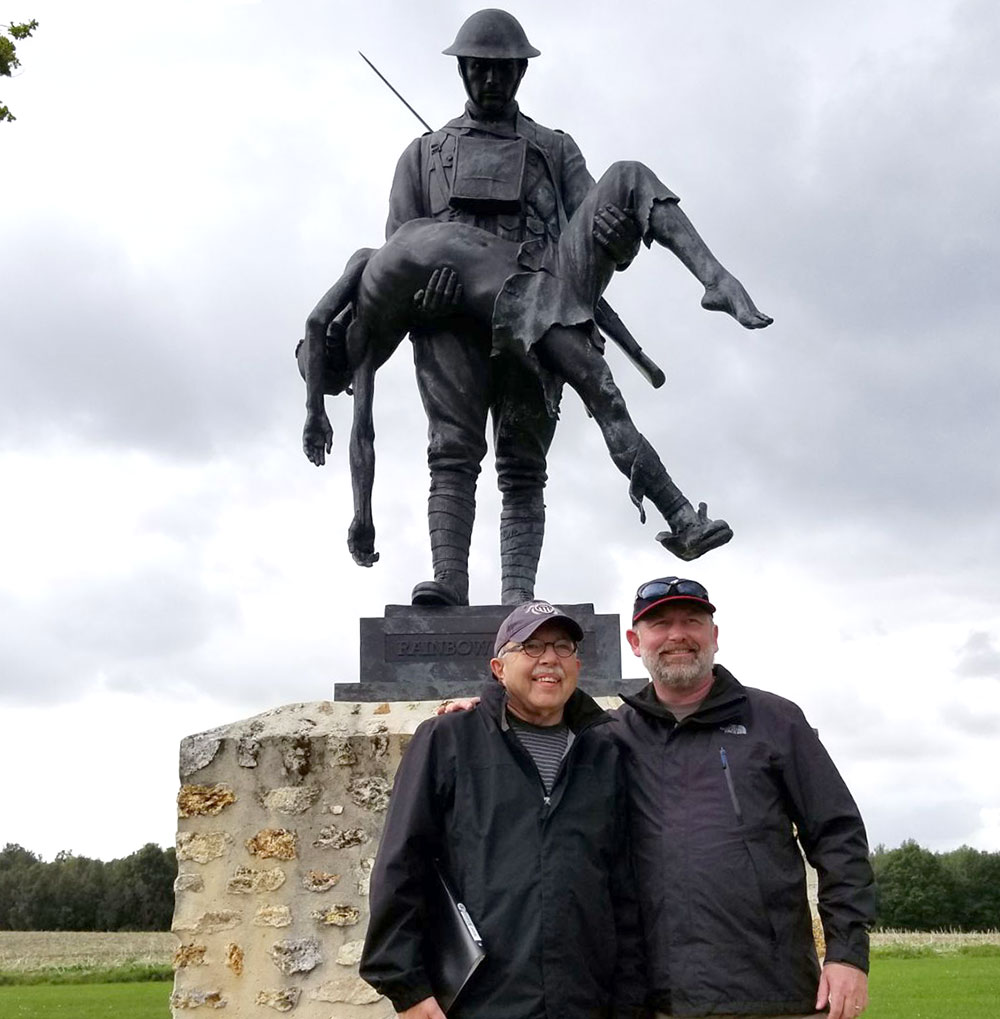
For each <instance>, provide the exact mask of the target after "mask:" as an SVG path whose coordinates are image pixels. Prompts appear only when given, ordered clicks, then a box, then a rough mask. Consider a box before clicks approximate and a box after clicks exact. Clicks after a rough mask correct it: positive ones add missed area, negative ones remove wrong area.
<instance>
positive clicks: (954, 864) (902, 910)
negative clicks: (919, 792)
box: [0, 840, 1000, 931]
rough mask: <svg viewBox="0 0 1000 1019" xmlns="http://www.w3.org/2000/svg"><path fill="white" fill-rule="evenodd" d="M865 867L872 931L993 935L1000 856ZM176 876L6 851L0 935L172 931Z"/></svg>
mask: <svg viewBox="0 0 1000 1019" xmlns="http://www.w3.org/2000/svg"><path fill="white" fill-rule="evenodd" d="M872 864H873V866H874V868H875V879H876V881H877V883H878V914H877V920H876V923H877V925H878V926H879V927H890V928H894V929H896V930H910V931H930V930H958V931H983V930H1000V853H987V852H982V851H981V850H977V849H970V848H969V847H968V846H962V848H961V849H955V850H952V851H951V852H949V853H932V852H931V851H930V850H929V849H924V848H922V847H921V846H919V845H918V844H917V843H916V842H914V841H912V840H911V841H907V842H904V843H903V844H902V845H901V846H899V848H898V849H886V848H885V847H884V846H876V848H875V851H874V852H873V853H872ZM176 876H177V858H176V856H175V854H174V850H173V849H161V848H160V847H159V846H157V845H155V844H154V843H152V842H149V843H147V844H146V845H144V846H143V847H142V848H141V849H139V850H137V851H136V852H134V853H132V855H131V856H126V857H123V858H122V859H120V860H111V861H110V862H109V863H104V862H102V861H101V860H91V859H89V858H88V857H86V856H74V855H73V854H72V853H67V852H63V853H59V854H58V855H57V856H56V858H55V859H54V860H53V861H52V862H51V863H46V862H44V861H43V860H42V858H41V857H40V856H38V855H37V854H36V853H32V852H30V851H29V850H27V849H24V848H23V847H22V846H19V845H16V844H13V843H8V845H6V846H5V847H4V849H3V850H2V851H0V930H15V931H165V930H169V929H170V921H171V918H172V916H173V910H174V878H175V877H176Z"/></svg>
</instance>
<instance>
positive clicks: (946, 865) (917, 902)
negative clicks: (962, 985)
mask: <svg viewBox="0 0 1000 1019" xmlns="http://www.w3.org/2000/svg"><path fill="white" fill-rule="evenodd" d="M872 863H873V865H874V868H875V880H876V882H877V884H878V896H879V905H878V917H877V923H878V925H879V926H880V927H891V928H895V929H897V930H924V931H926V930H945V929H947V930H960V931H977V930H978V931H985V930H997V929H1000V853H986V852H982V851H980V850H977V849H971V848H970V847H969V846H962V847H961V848H960V849H955V850H953V851H952V852H950V853H932V852H931V851H930V850H929V849H923V848H922V847H921V846H919V845H918V844H917V843H916V842H914V841H912V840H909V841H907V842H904V843H903V844H902V845H901V846H900V847H899V848H898V849H889V850H886V849H885V848H883V847H881V846H879V847H878V848H876V850H875V852H874V853H873V854H872Z"/></svg>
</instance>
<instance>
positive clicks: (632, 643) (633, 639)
mask: <svg viewBox="0 0 1000 1019" xmlns="http://www.w3.org/2000/svg"><path fill="white" fill-rule="evenodd" d="M625 638H626V639H627V640H628V644H629V647H630V648H631V649H632V654H634V655H635V656H636V658H641V657H642V652H641V651H640V650H639V634H637V633H636V632H635V630H626V631H625Z"/></svg>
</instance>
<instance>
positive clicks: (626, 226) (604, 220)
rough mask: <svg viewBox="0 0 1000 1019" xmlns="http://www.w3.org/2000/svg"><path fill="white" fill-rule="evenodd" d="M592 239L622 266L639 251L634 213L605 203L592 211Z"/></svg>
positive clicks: (638, 237)
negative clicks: (594, 211)
mask: <svg viewBox="0 0 1000 1019" xmlns="http://www.w3.org/2000/svg"><path fill="white" fill-rule="evenodd" d="M594 240H595V241H597V243H598V244H600V246H601V247H602V248H604V250H605V251H606V252H607V253H608V255H610V257H611V258H612V260H613V261H614V263H615V265H617V266H618V267H619V268H624V267H625V266H626V265H628V264H629V262H631V261H632V259H633V258H635V256H636V255H637V254H638V252H639V242H640V241H641V240H642V236H641V234H640V233H639V224H638V222H636V218H635V215H634V213H630V212H626V211H624V210H622V209H619V208H618V206H617V205H610V204H608V205H605V206H604V207H603V208H600V209H598V210H597V212H596V213H594Z"/></svg>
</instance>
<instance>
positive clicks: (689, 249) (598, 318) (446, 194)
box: [299, 10, 771, 605]
mask: <svg viewBox="0 0 1000 1019" xmlns="http://www.w3.org/2000/svg"><path fill="white" fill-rule="evenodd" d="M444 52H445V53H446V54H449V55H452V56H455V57H457V58H458V69H459V74H460V76H461V78H462V81H463V83H464V85H465V91H466V93H467V95H468V102H467V103H466V107H465V113H464V114H463V115H462V116H460V117H458V118H456V119H455V120H452V121H450V122H449V123H448V124H446V125H445V126H444V127H443V128H442V129H440V130H439V131H430V132H428V133H427V134H424V135H423V136H422V137H420V138H417V139H416V140H414V141H413V142H412V143H411V144H410V145H409V147H408V148H407V149H406V151H405V152H404V153H403V155H402V157H401V158H400V160H399V164H398V165H397V167H396V173H395V177H394V179H393V184H392V191H391V194H390V197H389V219H388V223H387V225H386V238H387V242H386V245H385V246H384V247H383V248H381V249H379V250H378V251H377V252H373V251H372V250H371V249H363V250H362V251H359V252H357V253H356V254H355V255H354V256H353V257H352V259H351V260H350V262H349V263H348V265H347V268H346V270H345V272H344V275H343V276H342V277H341V279H340V280H338V281H337V283H336V284H334V286H333V287H332V288H331V289H330V291H328V293H327V294H326V295H325V296H324V297H323V299H322V300H321V301H320V303H319V304H318V305H317V307H316V309H315V310H314V311H313V313H312V314H311V315H310V318H309V320H308V322H307V325H306V338H305V341H304V343H303V344H302V345H301V346H300V354H299V363H300V368H301V370H302V372H303V375H304V377H305V379H306V387H307V404H306V406H307V417H306V425H305V429H304V431H303V448H304V451H305V453H306V455H307V456H308V457H309V459H310V460H312V462H313V463H316V464H322V463H323V462H324V461H325V454H326V453H328V452H329V451H330V449H331V445H332V436H333V432H332V429H331V427H330V423H329V419H328V418H327V415H326V411H325V408H324V405H323V404H324V399H323V398H324V393H336V392H341V391H343V390H344V389H346V388H347V386H348V385H352V386H353V392H354V396H355V416H354V417H355V423H354V429H353V431H352V438H351V466H352V479H353V485H354V496H355V518H354V521H353V523H352V525H351V529H350V532H349V536H348V543H349V545H350V548H351V552H352V554H353V556H354V558H355V560H356V561H357V562H359V563H360V564H362V565H371V564H372V563H373V562H375V560H376V559H377V558H378V554H377V553H376V552H375V551H374V534H375V532H374V526H373V523H372V519H371V502H370V498H371V486H372V479H373V472H374V451H373V448H372V441H373V434H374V433H373V428H372V419H371V408H372V395H373V384H374V373H375V371H376V370H377V368H378V367H379V366H380V365H381V364H382V363H383V362H384V360H385V359H386V358H387V357H388V356H389V355H390V354H391V353H392V351H393V350H394V349H395V347H396V345H398V343H399V341H400V339H401V338H402V336H403V335H404V334H405V333H406V332H407V331H408V332H409V334H410V338H411V340H412V341H413V350H414V363H415V366H416V375H417V384H418V387H419V390H420V395H421V399H422V401H423V405H424V409H425V411H426V414H427V420H428V433H429V446H428V464H429V467H430V475H431V487H430V499H429V504H428V519H429V525H430V539H431V555H432V561H433V567H434V577H433V579H432V580H427V581H423V582H421V583H419V584H417V585H416V587H415V588H414V590H413V602H414V604H423V605H467V604H468V591H469V574H468V557H469V543H470V540H471V535H472V525H473V521H474V519H475V510H476V501H475V500H476V481H477V478H478V475H479V471H480V464H481V462H482V459H483V457H484V455H485V454H486V435H485V433H486V418H487V414H488V413H489V414H490V415H491V416H492V419H493V437H494V447H495V453H496V469H497V478H498V484H499V488H500V492H501V495H502V510H501V520H500V551H501V563H502V592H501V599H502V601H503V603H504V604H507V605H516V604H519V603H521V602H524V601H527V600H530V599H531V598H532V597H533V596H534V582H535V573H536V570H537V566H538V559H539V555H540V553H541V548H542V538H543V534H544V528H545V505H544V501H543V490H544V487H545V481H546V473H545V467H546V455H547V453H548V449H549V445H550V443H551V441H552V437H553V434H554V432H555V424H556V417H557V412H558V406H559V399H560V395H561V390H562V386H563V384H564V383H569V385H570V386H571V387H572V388H573V389H575V390H576V391H577V392H578V393H579V395H580V396H581V398H582V399H583V402H584V404H585V405H586V407H587V409H588V411H589V412H590V413H591V414H592V415H593V417H594V418H595V420H596V421H597V423H598V425H599V426H600V428H601V431H602V433H603V435H604V439H605V442H606V444H607V446H608V451H609V453H610V454H611V457H612V460H613V461H614V463H615V465H616V466H617V467H618V469H619V470H620V471H621V472H622V473H623V474H624V475H625V476H626V477H627V478H628V479H629V494H630V496H631V498H632V500H633V502H634V503H635V504H636V506H637V507H638V508H639V511H640V515H641V516H642V519H643V520H644V519H645V514H644V510H643V508H642V499H643V497H646V498H648V499H649V500H650V501H651V502H652V503H653V505H654V506H656V508H657V509H658V510H659V511H660V513H661V514H662V515H663V517H664V519H665V520H666V522H667V524H668V527H669V530H667V531H663V532H661V533H660V534H658V535H657V540H658V541H660V542H661V543H662V544H663V545H664V546H665V547H666V548H667V549H669V550H670V551H671V552H673V553H674V554H675V555H677V556H679V557H680V558H682V559H685V560H690V559H695V558H697V557H698V556H700V555H703V554H704V553H705V552H708V551H710V550H711V549H713V548H717V547H718V546H720V545H722V544H725V542H727V541H729V539H730V538H731V537H732V530H731V529H730V528H729V525H728V524H727V523H726V522H725V521H724V520H712V519H710V518H709V517H708V515H707V508H706V506H705V504H704V503H702V504H701V505H700V507H699V509H698V510H697V511H696V510H695V509H694V507H693V506H692V504H691V503H690V502H689V501H688V500H687V498H685V496H684V495H683V493H682V492H681V491H680V489H679V488H678V487H677V486H676V485H675V484H674V482H673V481H672V479H671V478H670V476H669V475H668V474H667V472H666V470H665V468H664V467H663V464H662V463H661V461H660V458H659V457H658V456H657V454H656V452H655V451H654V450H653V448H652V447H651V446H650V444H649V443H648V442H647V441H646V439H645V438H644V437H643V436H642V435H641V434H640V433H639V431H638V430H637V428H636V427H635V425H634V423H633V422H632V419H631V416H630V415H629V413H628V410H627V408H626V406H625V401H624V399H623V398H622V396H621V393H620V392H619V390H618V387H617V386H616V385H615V382H614V379H613V378H612V376H611V371H610V369H609V368H608V365H607V362H606V361H605V359H604V356H603V352H604V339H603V337H602V335H601V333H600V332H599V329H598V327H600V329H603V330H604V331H605V332H606V333H607V334H608V335H610V336H611V337H612V338H613V339H615V340H616V342H619V343H621V344H622V346H623V347H624V348H625V350H626V352H627V353H629V354H630V356H632V357H633V360H635V361H636V362H637V366H638V367H640V370H643V371H644V373H645V374H647V377H650V378H651V381H653V382H654V384H659V383H662V373H659V370H658V369H656V368H655V366H652V367H650V366H651V363H650V362H649V361H648V359H646V358H645V357H644V355H642V352H641V351H640V350H639V348H638V345H637V344H635V341H634V340H632V338H631V336H629V334H628V332H627V330H625V329H624V327H623V326H622V325H621V322H620V321H619V320H618V319H617V316H615V315H614V313H613V312H612V311H611V309H610V308H609V307H608V306H607V304H606V303H605V302H604V301H603V299H602V297H601V295H602V294H603V291H604V288H605V287H606V286H607V284H608V282H609V281H610V279H611V276H612V275H613V273H614V272H615V271H616V270H620V269H624V268H626V267H627V266H628V265H629V264H630V263H631V261H632V259H633V258H634V257H635V255H636V254H637V252H638V250H639V246H640V242H644V243H645V244H646V245H647V246H649V245H651V244H652V242H653V241H656V242H657V243H658V244H660V245H662V246H663V247H666V248H668V249H669V250H670V251H672V252H673V253H674V254H675V255H676V256H677V257H678V258H679V259H680V260H681V262H682V263H683V264H684V265H685V266H686V267H687V268H688V269H689V270H690V271H691V272H692V273H693V274H694V276H695V277H696V278H697V279H698V280H699V281H700V282H701V283H702V284H703V285H704V287H705V295H704V297H703V298H702V305H703V306H704V307H705V308H708V309H711V310H719V311H725V312H727V313H728V314H730V315H732V316H733V317H734V318H735V319H736V320H737V321H738V322H739V323H740V324H741V325H743V326H745V327H746V328H748V329H756V328H762V327H764V326H767V325H769V324H770V323H771V319H770V318H768V317H767V316H766V315H763V314H761V313H760V312H759V311H758V310H757V308H756V307H755V306H754V303H753V301H752V300H751V299H750V297H749V295H748V294H747V293H746V291H745V290H744V288H743V286H742V284H740V282H739V280H737V279H736V277H734V276H733V275H732V274H731V273H729V272H728V271H727V270H726V269H725V268H724V267H723V266H722V265H721V264H720V263H719V261H718V260H717V259H716V258H715V256H714V255H713V254H712V253H711V251H709V249H708V247H707V246H706V245H705V243H704V242H703V241H702V239H701V237H700V236H699V235H698V233H697V231H696V230H695V229H694V227H693V226H692V224H691V222H690V221H689V220H688V218H687V216H685V214H684V213H683V212H682V211H681V209H680V206H679V204H678V199H677V196H676V195H675V194H673V192H671V191H670V190H669V189H668V188H666V187H665V186H664V185H663V184H662V183H661V182H660V181H659V180H658V179H657V178H656V176H655V174H653V173H652V171H650V170H649V169H648V168H647V167H645V166H643V165H642V164H640V163H634V162H622V163H616V164H614V165H613V166H612V167H611V168H610V169H609V170H608V171H607V173H605V174H604V176H603V177H602V178H601V180H600V181H599V182H595V181H594V178H593V177H592V176H591V175H590V173H589V172H588V170H587V167H586V163H585V161H584V158H583V156H582V154H581V153H580V150H579V149H578V148H577V146H576V143H575V142H574V141H573V139H572V138H571V137H570V136H569V135H568V134H565V133H564V132H562V131H553V130H550V129H549V128H546V127H542V126H541V125H540V124H536V123H535V122H534V121H533V120H531V119H530V118H529V117H527V116H525V115H524V114H523V113H521V112H520V109H519V107H518V104H517V102H516V100H515V96H516V94H517V90H518V87H519V85H520V83H521V79H522V78H523V76H524V73H525V70H526V69H527V66H528V60H529V59H530V58H532V57H536V56H538V55H539V51H538V50H537V49H535V48H534V47H533V46H532V45H531V44H530V43H529V42H528V39H527V37H526V35H525V33H524V30H523V29H522V28H521V25H520V24H519V23H518V22H517V20H516V19H515V18H514V17H512V16H511V15H510V14H508V13H506V12H505V11H500V10H484V11H479V12H478V13H476V14H473V15H472V16H471V17H470V18H469V19H468V20H467V21H466V22H465V24H464V25H462V27H461V28H460V29H459V32H458V35H457V37H456V39H455V42H454V43H453V44H452V45H451V46H449V47H448V48H447V49H446V50H445V51H444ZM657 374H658V378H657V377H655V376H656V375H657Z"/></svg>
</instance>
